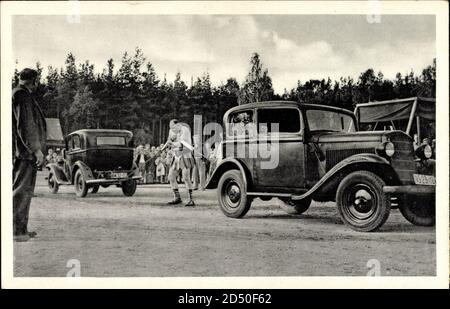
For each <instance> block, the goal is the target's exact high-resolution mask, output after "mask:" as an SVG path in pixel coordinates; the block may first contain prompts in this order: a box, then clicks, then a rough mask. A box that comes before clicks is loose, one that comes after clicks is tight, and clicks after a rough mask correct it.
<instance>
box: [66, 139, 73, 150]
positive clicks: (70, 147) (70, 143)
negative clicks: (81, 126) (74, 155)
mask: <svg viewBox="0 0 450 309" xmlns="http://www.w3.org/2000/svg"><path fill="white" fill-rule="evenodd" d="M72 149H73V144H72V137H67V150H68V151H71V150H72Z"/></svg>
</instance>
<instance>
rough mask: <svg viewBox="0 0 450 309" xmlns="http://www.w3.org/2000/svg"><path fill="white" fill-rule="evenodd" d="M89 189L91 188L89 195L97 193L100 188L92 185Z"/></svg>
mask: <svg viewBox="0 0 450 309" xmlns="http://www.w3.org/2000/svg"><path fill="white" fill-rule="evenodd" d="M91 188H92V190H91V193H97V192H98V189H99V188H100V186H99V185H93V186H92V187H91Z"/></svg>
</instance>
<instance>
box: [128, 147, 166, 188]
mask: <svg viewBox="0 0 450 309" xmlns="http://www.w3.org/2000/svg"><path fill="white" fill-rule="evenodd" d="M163 146H164V144H162V145H159V146H152V147H150V144H145V145H143V144H140V145H139V146H137V147H136V149H135V151H134V162H135V163H136V165H137V166H138V167H139V172H140V174H141V176H142V180H141V181H140V183H144V184H152V183H168V180H167V176H168V175H169V166H170V163H171V162H172V158H173V152H172V151H171V150H170V149H162V147H163Z"/></svg>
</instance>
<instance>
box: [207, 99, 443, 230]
mask: <svg viewBox="0 0 450 309" xmlns="http://www.w3.org/2000/svg"><path fill="white" fill-rule="evenodd" d="M224 124H225V132H224V139H223V141H222V143H221V148H220V149H221V151H220V152H221V155H219V156H220V158H218V159H219V163H218V164H217V167H216V168H215V170H214V171H213V173H212V174H211V177H210V179H209V180H208V184H207V188H209V189H212V188H217V193H218V200H219V205H220V208H221V210H222V212H223V213H224V214H225V215H227V216H229V217H233V218H239V217H243V216H244V215H245V214H246V213H247V212H248V210H249V208H250V205H251V203H252V201H253V199H254V198H256V197H259V198H261V199H263V200H270V199H271V198H273V197H276V198H278V199H279V200H280V201H282V203H281V204H282V206H283V208H284V209H286V210H287V211H289V212H295V213H303V212H305V211H306V210H307V209H308V208H309V206H310V204H311V201H312V200H315V201H335V202H336V204H337V207H338V210H339V214H340V216H341V218H342V220H343V222H344V223H345V224H347V225H348V226H350V227H351V228H352V229H354V230H357V231H374V230H376V229H378V228H379V227H381V226H382V225H383V224H384V223H385V222H386V220H387V219H388V216H389V213H390V211H391V208H397V207H398V208H399V209H400V211H401V213H402V214H403V215H404V216H405V218H406V219H407V220H409V221H410V222H412V223H413V224H417V225H433V224H434V220H435V219H434V217H435V195H434V194H435V176H434V175H435V171H434V164H432V163H431V162H429V158H430V157H431V156H432V155H433V154H432V149H431V147H429V146H423V147H419V148H418V149H417V151H415V150H414V149H413V141H412V139H411V138H410V137H409V136H408V135H406V134H405V133H404V132H401V131H374V132H361V131H358V124H357V120H356V118H355V115H354V114H353V113H352V112H350V111H347V110H343V109H339V108H332V107H328V106H321V105H312V104H300V103H296V102H285V101H272V102H259V103H251V104H246V105H240V106H237V107H234V108H232V109H230V110H229V111H227V112H226V113H225V115H224ZM265 124H268V125H265ZM270 124H278V126H279V128H278V130H276V128H275V129H274V128H272V126H271V125H270Z"/></svg>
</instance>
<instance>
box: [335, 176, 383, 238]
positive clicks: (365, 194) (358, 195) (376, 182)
mask: <svg viewBox="0 0 450 309" xmlns="http://www.w3.org/2000/svg"><path fill="white" fill-rule="evenodd" d="M384 185H385V182H384V181H383V179H381V178H380V177H379V176H377V175H375V174H374V173H371V172H368V171H357V172H353V173H351V174H349V175H347V176H346V177H345V178H344V179H343V180H342V182H341V183H340V184H339V187H338V189H337V193H336V203H337V207H338V210H339V214H340V216H341V219H342V221H344V223H345V224H346V225H348V226H350V227H351V228H352V229H354V230H356V231H360V232H371V231H375V230H376V229H378V228H379V227H381V226H382V225H383V224H384V223H385V222H386V220H387V218H388V217H389V213H390V210H391V203H390V200H389V198H388V197H387V196H386V195H385V194H384V193H383V186H384Z"/></svg>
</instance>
